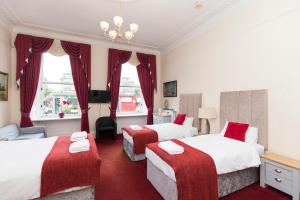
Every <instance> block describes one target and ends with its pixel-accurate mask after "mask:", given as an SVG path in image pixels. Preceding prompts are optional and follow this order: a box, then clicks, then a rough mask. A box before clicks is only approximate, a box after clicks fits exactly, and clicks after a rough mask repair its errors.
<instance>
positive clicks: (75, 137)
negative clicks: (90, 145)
mask: <svg viewBox="0 0 300 200" xmlns="http://www.w3.org/2000/svg"><path fill="white" fill-rule="evenodd" d="M84 139H87V132H86V131H82V132H75V133H73V134H72V135H71V137H70V140H71V142H77V141H80V140H84Z"/></svg>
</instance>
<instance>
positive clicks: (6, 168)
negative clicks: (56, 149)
mask: <svg viewBox="0 0 300 200" xmlns="http://www.w3.org/2000/svg"><path fill="white" fill-rule="evenodd" d="M57 138H58V137H50V138H45V139H32V140H16V141H4V142H0V160H1V166H0V199H1V200H16V199H18V200H27V199H39V198H40V188H41V171H42V167H43V163H44V161H45V159H46V157H47V155H48V154H49V152H50V151H51V149H52V147H53V146H54V143H55V142H56V140H57ZM73 191H76V193H74V192H73ZM92 192H93V191H92V188H91V187H89V186H88V187H73V188H69V189H67V190H64V191H61V192H59V194H57V196H56V197H54V196H50V197H52V199H61V198H62V197H64V198H66V195H68V198H72V197H73V198H74V196H77V197H80V196H82V195H83V196H85V199H93V196H91V194H92ZM53 197H54V198H53ZM47 198H48V197H45V198H43V199H47Z"/></svg>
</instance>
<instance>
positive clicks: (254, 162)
mask: <svg viewBox="0 0 300 200" xmlns="http://www.w3.org/2000/svg"><path fill="white" fill-rule="evenodd" d="M180 141H182V142H184V143H186V144H188V145H190V146H192V147H194V148H196V149H199V150H201V151H203V152H205V153H207V154H209V155H210V156H211V158H212V159H213V160H214V162H215V165H216V169H217V174H218V175H220V174H225V173H230V172H234V171H238V170H243V169H246V168H249V167H258V166H259V165H260V164H261V161H260V157H259V153H260V152H259V150H258V149H257V146H256V145H255V144H248V143H245V142H240V141H236V140H233V139H229V138H225V137H223V136H222V135H221V134H210V135H203V136H197V137H193V138H184V139H180ZM260 151H261V150H260ZM145 154H146V157H147V159H149V160H150V161H151V162H152V163H153V164H154V165H155V166H156V167H157V168H158V169H160V170H161V171H162V172H163V173H164V174H165V175H166V176H168V177H169V178H171V179H172V180H173V181H175V182H176V178H175V172H174V170H173V168H172V167H171V166H169V165H168V164H167V163H166V162H165V161H164V160H162V159H161V158H160V157H159V156H158V155H157V154H155V153H154V152H153V151H151V150H150V149H148V148H146V152H145Z"/></svg>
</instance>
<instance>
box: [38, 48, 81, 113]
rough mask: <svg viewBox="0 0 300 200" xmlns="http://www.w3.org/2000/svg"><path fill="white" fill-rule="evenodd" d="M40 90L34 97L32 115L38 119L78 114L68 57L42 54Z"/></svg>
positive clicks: (78, 108)
mask: <svg viewBox="0 0 300 200" xmlns="http://www.w3.org/2000/svg"><path fill="white" fill-rule="evenodd" d="M39 87H40V89H39V90H38V94H37V97H36V102H37V103H35V108H34V109H33V114H34V115H35V116H36V117H37V118H39V117H58V114H59V113H60V112H64V113H65V116H74V115H79V114H80V107H79V103H78V100H77V96H76V91H75V87H74V84H73V77H72V73H71V65H70V60H69V56H67V55H66V56H60V57H59V56H53V55H51V54H49V53H45V54H43V59H42V66H41V78H40V83H39Z"/></svg>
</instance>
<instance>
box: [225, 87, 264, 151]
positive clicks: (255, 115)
mask: <svg viewBox="0 0 300 200" xmlns="http://www.w3.org/2000/svg"><path fill="white" fill-rule="evenodd" d="M220 98H221V99H220V125H221V126H220V127H221V128H222V127H224V125H225V123H226V121H235V122H242V123H248V124H250V125H251V126H254V127H257V128H258V143H259V144H262V145H264V147H265V148H268V91H267V90H249V91H234V92H221V96H220Z"/></svg>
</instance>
